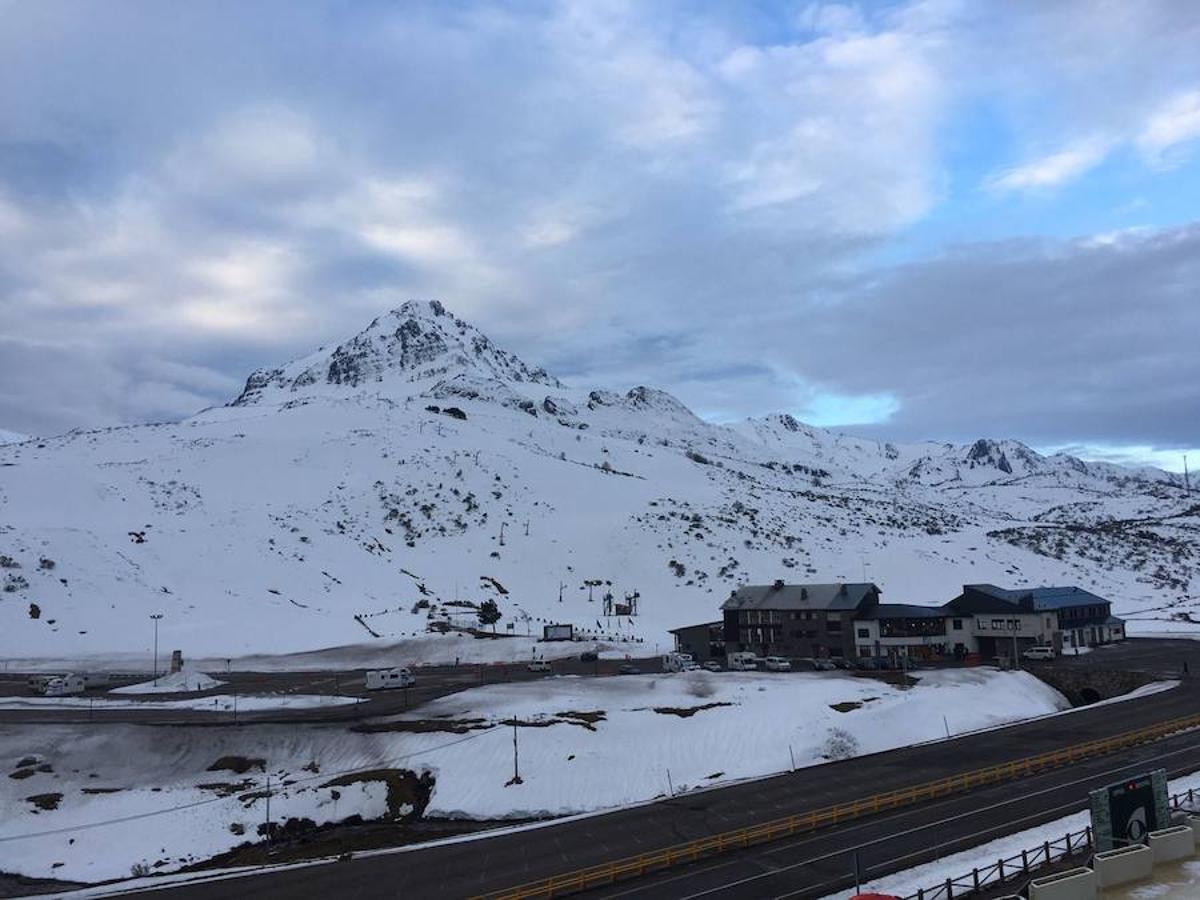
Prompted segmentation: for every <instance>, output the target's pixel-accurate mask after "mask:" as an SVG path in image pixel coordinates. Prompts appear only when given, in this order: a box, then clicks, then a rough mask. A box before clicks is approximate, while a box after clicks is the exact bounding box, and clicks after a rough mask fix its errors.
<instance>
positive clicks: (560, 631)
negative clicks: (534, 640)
mask: <svg viewBox="0 0 1200 900" xmlns="http://www.w3.org/2000/svg"><path fill="white" fill-rule="evenodd" d="M574 637H575V626H574V625H543V626H542V640H543V641H569V640H571V639H572V638H574Z"/></svg>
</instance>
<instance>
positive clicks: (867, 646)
mask: <svg viewBox="0 0 1200 900" xmlns="http://www.w3.org/2000/svg"><path fill="white" fill-rule="evenodd" d="M952 621H953V620H951V619H949V618H947V616H946V612H945V610H944V609H943V608H942V607H940V606H915V605H913V604H909V603H880V604H878V605H877V606H875V607H873V608H872V609H870V610H868V611H867V612H866V613H863V614H862V615H860V616H859V617H858V618H856V619H855V620H854V643H855V652H856V655H857V656H859V657H865V658H872V657H874V658H880V659H882V658H888V659H892V660H893V661H894V660H895V658H896V657H898V656H900V655H905V656H908V657H909V658H910V659H942V658H945V657H947V656H951V655H956V656H957V657H958V658H959V659H962V658H965V657H966V655H967V653H968V650H967V648H966V646H965V645H963V644H962V642H961V641H959V640H955V639H954V637H952V636H951V635H950V634H949V632H948V629H949V627H950V625H951V622H952ZM961 628H962V626H961V622H960V624H959V630H961ZM956 650H957V652H956Z"/></svg>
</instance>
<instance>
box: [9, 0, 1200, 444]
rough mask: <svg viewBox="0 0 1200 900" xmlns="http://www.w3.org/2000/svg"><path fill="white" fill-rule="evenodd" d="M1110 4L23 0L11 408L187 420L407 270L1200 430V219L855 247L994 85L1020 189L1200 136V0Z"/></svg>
mask: <svg viewBox="0 0 1200 900" xmlns="http://www.w3.org/2000/svg"><path fill="white" fill-rule="evenodd" d="M1119 6H1120V5H1112V6H1104V7H1095V5H1094V4H1089V3H1080V4H1068V3H1062V4H1053V5H1049V6H1048V5H1045V4H1036V3H1028V4H998V5H995V6H982V5H976V4H970V5H959V4H955V3H943V2H916V0H914V2H910V3H900V4H888V5H884V6H878V7H875V6H872V7H867V8H864V9H857V8H853V7H836V6H829V5H809V6H806V7H804V8H803V10H801V11H800V12H796V11H794V10H793V9H792V7H791V6H789V5H787V4H779V5H775V4H769V3H767V4H754V5H750V4H735V5H731V6H724V7H712V8H702V9H700V10H699V11H698V10H697V8H696V7H695V5H694V4H690V3H684V2H678V3H675V2H667V3H656V4H638V3H616V2H614V3H596V2H591V0H581V2H554V3H546V4H537V5H532V4H518V5H505V4H490V3H488V4H485V3H465V4H449V5H447V4H442V3H406V4H402V5H395V4H389V3H355V4H345V3H341V2H333V0H331V2H328V3H313V4H308V5H305V6H303V7H299V8H298V7H297V6H296V5H295V4H293V3H290V2H282V0H280V2H272V0H263V2H257V3H254V4H245V3H239V2H212V3H205V4H193V5H189V6H178V5H176V6H172V7H170V8H167V7H164V6H162V5H161V4H155V3H149V2H140V0H128V2H120V0H115V2H111V3H106V4H103V5H79V4H74V3H59V2H53V0H46V2H39V3H36V4H32V3H31V4H21V5H16V4H9V5H7V6H6V7H5V13H6V15H5V17H4V21H3V23H2V24H0V109H3V110H4V112H5V115H4V116H3V117H0V321H2V322H3V329H2V334H3V337H4V340H5V344H4V347H5V350H6V352H5V354H4V355H5V357H6V358H5V359H0V379H3V380H2V381H0V386H3V388H4V390H3V391H0V394H3V395H4V399H3V404H4V405H3V406H0V427H8V428H12V429H16V430H19V431H29V432H46V431H55V430H62V429H66V428H69V427H72V426H74V425H79V424H89V425H90V424H100V423H102V422H109V421H111V422H116V421H138V420H144V419H152V418H161V417H169V416H177V415H182V414H185V413H186V412H188V411H189V404H195V405H197V406H202V405H205V404H207V403H210V402H214V401H217V400H220V399H222V391H225V390H226V387H225V386H226V385H228V386H229V387H228V390H227V393H225V394H224V396H229V395H231V394H233V393H236V386H237V385H238V384H239V383H240V381H241V379H242V378H243V377H244V375H245V373H246V370H248V369H249V368H253V367H254V366H257V365H261V364H270V363H274V362H277V361H280V360H282V359H284V358H286V357H288V356H290V355H293V354H299V353H303V352H306V351H307V350H309V349H311V347H313V346H315V345H317V344H321V343H329V342H334V341H338V340H341V339H343V338H345V337H346V336H348V335H349V334H352V333H353V332H355V331H356V330H358V329H359V328H361V327H362V326H363V325H364V324H365V323H366V322H367V321H369V320H370V319H371V318H372V317H373V316H374V315H376V314H377V313H378V312H379V311H381V310H382V309H386V308H388V307H389V306H393V305H396V304H398V303H400V302H402V301H403V300H405V299H407V298H409V297H413V296H417V297H438V298H440V299H442V300H443V301H445V302H446V303H447V304H448V305H449V306H450V307H451V308H453V309H454V310H455V311H456V312H458V313H459V314H461V315H463V316H465V317H467V318H469V319H472V320H473V321H475V322H476V323H477V324H478V325H479V326H480V327H482V328H484V329H485V330H486V331H489V332H490V333H492V334H493V336H494V337H496V339H497V340H499V341H501V342H503V343H505V344H508V345H511V346H513V347H514V349H516V350H518V351H519V352H522V353H523V354H525V355H527V356H528V357H529V358H530V359H531V360H532V361H535V362H538V363H542V364H546V365H547V366H549V367H550V368H552V369H556V370H558V371H560V372H561V373H562V374H564V375H565V376H567V377H570V378H572V379H575V380H578V381H580V382H582V383H593V382H595V383H601V384H610V385H612V386H628V385H629V384H630V383H633V382H643V383H650V384H659V385H663V386H666V387H669V388H672V389H674V390H676V391H677V392H678V393H679V394H680V395H681V396H682V397H684V398H685V399H686V400H687V401H688V402H689V403H691V404H692V405H693V406H694V407H695V408H696V409H697V410H699V411H701V412H703V413H704V414H706V415H711V416H713V417H717V418H733V417H737V416H741V415H747V414H761V413H766V412H771V411H776V410H787V411H791V412H794V413H798V414H801V415H803V414H805V413H806V412H810V413H814V414H816V413H817V412H818V411H825V412H827V411H828V410H829V409H831V408H833V409H836V408H837V407H838V405H839V404H842V406H843V407H844V408H845V409H846V410H847V413H846V415H847V416H848V418H847V419H846V420H845V421H853V420H854V418H855V414H854V413H851V412H850V410H870V409H878V410H886V409H890V408H891V407H892V406H893V405H894V406H895V407H896V410H895V412H894V413H893V416H892V419H891V421H890V422H888V423H886V424H885V425H882V426H879V427H880V428H881V429H882V430H885V431H888V432H889V434H890V433H893V432H894V433H896V434H899V435H911V436H920V437H926V436H935V437H953V436H960V435H961V436H971V435H974V434H976V433H980V434H982V433H987V434H997V433H1004V434H1012V435H1015V436H1019V437H1026V438H1028V439H1029V440H1032V441H1035V442H1048V441H1060V442H1063V443H1068V442H1074V441H1108V442H1110V443H1111V442H1116V441H1127V442H1138V443H1143V444H1146V443H1162V442H1173V441H1194V440H1195V435H1194V432H1192V433H1191V437H1189V436H1188V435H1189V427H1188V425H1187V424H1186V423H1187V417H1186V416H1180V415H1179V414H1178V413H1179V412H1181V411H1183V412H1192V413H1194V412H1195V400H1194V399H1191V398H1194V397H1195V396H1196V391H1195V390H1193V389H1192V388H1190V387H1189V386H1188V385H1191V384H1195V383H1196V379H1195V377H1194V375H1195V371H1194V369H1192V368H1191V365H1192V364H1189V361H1188V360H1187V359H1186V358H1183V357H1184V354H1183V349H1182V340H1183V339H1182V337H1181V335H1182V334H1184V333H1185V332H1186V327H1184V326H1194V324H1195V313H1194V312H1193V311H1192V310H1191V309H1190V307H1189V306H1188V304H1187V303H1186V298H1185V297H1184V296H1183V295H1184V294H1185V293H1186V286H1187V285H1188V284H1189V282H1188V280H1187V279H1189V278H1191V279H1192V280H1191V282H1190V283H1191V284H1194V283H1195V278H1194V276H1195V272H1194V270H1193V269H1192V268H1190V267H1189V261H1188V260H1189V256H1188V254H1189V253H1190V252H1191V251H1192V250H1193V249H1194V248H1193V247H1192V244H1193V243H1194V236H1193V234H1192V232H1191V231H1190V230H1188V229H1184V230H1183V231H1181V232H1162V233H1160V234H1150V235H1146V236H1142V237H1133V238H1131V237H1125V238H1121V239H1120V240H1117V241H1116V242H1115V243H1110V244H1101V243H1092V244H1089V243H1088V242H1086V241H1085V242H1075V243H1070V242H1066V243H1060V244H1051V243H1036V242H1028V241H1026V242H1021V241H1015V242H1013V243H1011V244H1001V245H997V244H987V245H978V246H972V245H970V244H964V245H963V247H962V248H960V249H958V250H956V251H952V252H948V253H945V254H944V255H941V256H937V257H935V258H931V259H926V260H923V261H917V262H914V263H912V264H910V265H907V266H903V267H898V268H892V269H887V270H878V269H875V268H872V267H871V266H870V264H869V260H871V259H873V258H878V257H879V256H880V255H882V253H884V252H886V251H887V250H888V248H889V247H890V242H891V241H893V240H894V239H895V238H896V237H897V236H898V235H902V234H903V233H904V230H905V229H906V228H908V227H909V226H911V225H912V224H913V223H915V222H918V221H920V220H922V219H923V218H925V217H928V216H929V215H930V214H931V213H934V212H935V211H936V210H937V209H938V208H939V206H940V205H944V204H947V203H951V204H952V203H953V202H954V198H953V197H952V196H950V195H948V191H949V189H950V188H949V186H950V185H952V184H954V185H958V182H956V181H955V179H954V178H953V177H951V176H952V175H954V174H955V173H950V172H947V170H946V166H947V165H948V163H947V161H946V160H945V159H944V158H943V157H944V155H945V154H944V153H943V152H942V149H941V146H940V143H939V142H940V140H941V138H942V136H943V135H944V134H945V131H946V128H947V122H948V121H950V120H951V119H952V118H953V117H954V116H955V115H956V114H957V113H959V112H961V111H962V110H963V109H964V108H965V107H970V106H971V105H972V104H978V103H980V102H982V101H981V98H983V101H986V104H987V107H988V109H989V110H995V116H996V117H997V119H998V120H1000V122H999V124H998V125H997V127H996V132H997V134H1000V133H1003V132H1004V130H1005V129H1006V128H1007V129H1008V130H1010V131H1011V132H1012V133H1013V135H1015V137H1014V138H1013V145H1014V147H1015V154H1016V155H1015V158H1014V159H1013V160H1012V161H1011V162H1012V163H1013V165H1014V166H1019V167H1020V168H1019V171H1018V172H1017V174H1016V175H1015V176H1013V177H1010V178H1008V179H1007V181H1005V178H1004V175H1001V176H999V177H997V178H993V179H992V180H991V181H990V182H989V183H991V184H993V186H995V185H1001V184H1004V185H1008V187H1006V188H1005V190H1009V189H1014V190H1016V189H1021V188H1020V187H1019V186H1020V185H1028V184H1045V183H1046V182H1047V179H1050V180H1053V179H1055V178H1058V179H1060V180H1061V179H1062V178H1064V177H1082V173H1084V172H1086V171H1087V169H1088V166H1089V165H1095V164H1098V161H1099V160H1102V159H1104V158H1105V154H1108V153H1111V152H1113V150H1112V148H1114V147H1118V146H1122V145H1127V146H1129V147H1138V146H1142V144H1139V141H1142V135H1143V132H1144V131H1145V129H1146V127H1147V122H1149V121H1151V119H1152V118H1153V117H1154V116H1158V117H1159V118H1158V119H1157V120H1155V121H1157V122H1158V126H1157V130H1156V131H1155V132H1154V135H1155V136H1154V138H1153V141H1151V144H1147V145H1146V146H1151V145H1152V146H1153V150H1154V154H1155V159H1154V160H1152V161H1151V162H1153V163H1154V164H1156V165H1157V164H1159V156H1161V155H1162V154H1165V153H1166V152H1167V151H1169V150H1170V149H1171V147H1172V146H1174V145H1173V144H1172V142H1175V143H1181V142H1185V138H1186V135H1187V134H1188V133H1189V132H1188V127H1189V126H1188V121H1189V120H1188V119H1187V115H1188V110H1189V109H1190V107H1189V106H1188V105H1187V104H1186V103H1183V102H1179V101H1178V97H1179V96H1184V97H1185V99H1186V91H1187V90H1189V89H1191V90H1194V89H1195V85H1196V84H1197V83H1200V63H1198V62H1197V57H1196V55H1195V54H1194V52H1193V50H1194V46H1195V40H1194V38H1195V37H1196V31H1195V29H1196V22H1195V21H1194V17H1188V16H1187V15H1186V14H1182V15H1181V13H1180V8H1179V7H1177V6H1173V5H1172V4H1170V3H1166V2H1162V3H1154V2H1148V3H1145V4H1137V5H1136V7H1135V8H1131V7H1128V6H1124V8H1118V7H1119ZM1073 26H1078V28H1075V27H1073ZM1093 45H1095V46H1100V47H1102V52H1092V51H1090V50H1089V49H1088V48H1089V47H1091V46H1093ZM1129 72H1138V73H1139V76H1138V77H1137V78H1132V79H1131V78H1128V77H1127V73H1129ZM1181 92H1183V93H1181ZM1101 95H1102V96H1101ZM1172 104H1174V105H1172ZM1064 110H1069V112H1070V114H1069V115H1067V114H1066V113H1065V112H1064ZM1163 110H1166V111H1167V112H1166V113H1164V112H1163ZM1163 116H1166V118H1165V119H1164V118H1163ZM1172 117H1173V118H1172ZM1077 139H1086V140H1088V141H1090V142H1091V143H1089V144H1088V146H1087V147H1085V148H1084V151H1086V152H1084V151H1081V150H1080V149H1079V148H1078V147H1075V146H1074V144H1073V143H1072V142H1073V141H1075V140H1077ZM1164 141H1166V142H1167V145H1166V146H1165V147H1164V146H1161V145H1162V144H1163V142H1164ZM1143 143H1144V142H1143ZM1064 150H1065V151H1066V153H1067V155H1066V156H1065V157H1064V156H1063V155H1062V154H1063V152H1064ZM1081 153H1082V156H1081V155H1080V154H1081ZM1089 153H1090V154H1091V155H1090V156H1089V155H1088V154H1089ZM1072 154H1073V155H1072ZM1164 158H1165V157H1164ZM1081 159H1082V160H1083V162H1080V160H1081ZM1064 160H1066V161H1065V162H1064ZM1088 160H1094V161H1093V162H1088ZM1006 172H1007V170H1006ZM1063 172H1066V173H1068V174H1067V175H1066V176H1064V175H1063V174H1062V173H1063ZM1007 174H1009V175H1011V174H1012V173H1011V172H1008V173H1007ZM959 187H961V186H959ZM967 189H969V190H977V189H978V185H969V186H968V187H967ZM1122 199H1124V198H1122ZM965 237H966V238H967V239H969V237H970V236H969V235H967V236H965ZM1122 298H1124V299H1122ZM161 360H171V361H172V362H173V363H177V364H180V365H181V366H182V367H183V368H172V367H170V366H166V365H163V364H161ZM889 397H894V398H895V403H894V404H892V403H891V401H890V400H889ZM834 418H836V416H834ZM1196 419H1197V417H1196V416H1195V415H1192V416H1191V419H1190V420H1191V421H1195V420H1196Z"/></svg>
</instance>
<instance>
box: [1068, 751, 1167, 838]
mask: <svg viewBox="0 0 1200 900" xmlns="http://www.w3.org/2000/svg"><path fill="white" fill-rule="evenodd" d="M1088 796H1089V799H1090V800H1091V810H1092V838H1093V840H1094V842H1095V848H1096V850H1097V852H1102V851H1105V850H1112V849H1113V848H1114V847H1126V846H1129V845H1131V844H1140V843H1143V842H1144V841H1145V840H1146V835H1147V834H1149V833H1150V832H1151V831H1155V830H1157V829H1159V828H1166V827H1167V826H1168V825H1170V824H1171V818H1170V810H1169V808H1168V806H1167V772H1166V770H1165V769H1157V770H1155V771H1154V772H1149V773H1144V774H1141V775H1134V776H1133V777H1132V778H1127V779H1125V780H1124V781H1120V782H1117V783H1116V784H1110V785H1109V786H1108V787H1103V788H1100V789H1099V790H1096V791H1092V792H1091V793H1090V794H1089V795H1088Z"/></svg>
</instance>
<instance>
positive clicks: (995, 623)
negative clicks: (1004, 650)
mask: <svg viewBox="0 0 1200 900" xmlns="http://www.w3.org/2000/svg"><path fill="white" fill-rule="evenodd" d="M992 629H993V630H994V631H1003V630H1004V620H1003V619H992Z"/></svg>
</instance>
